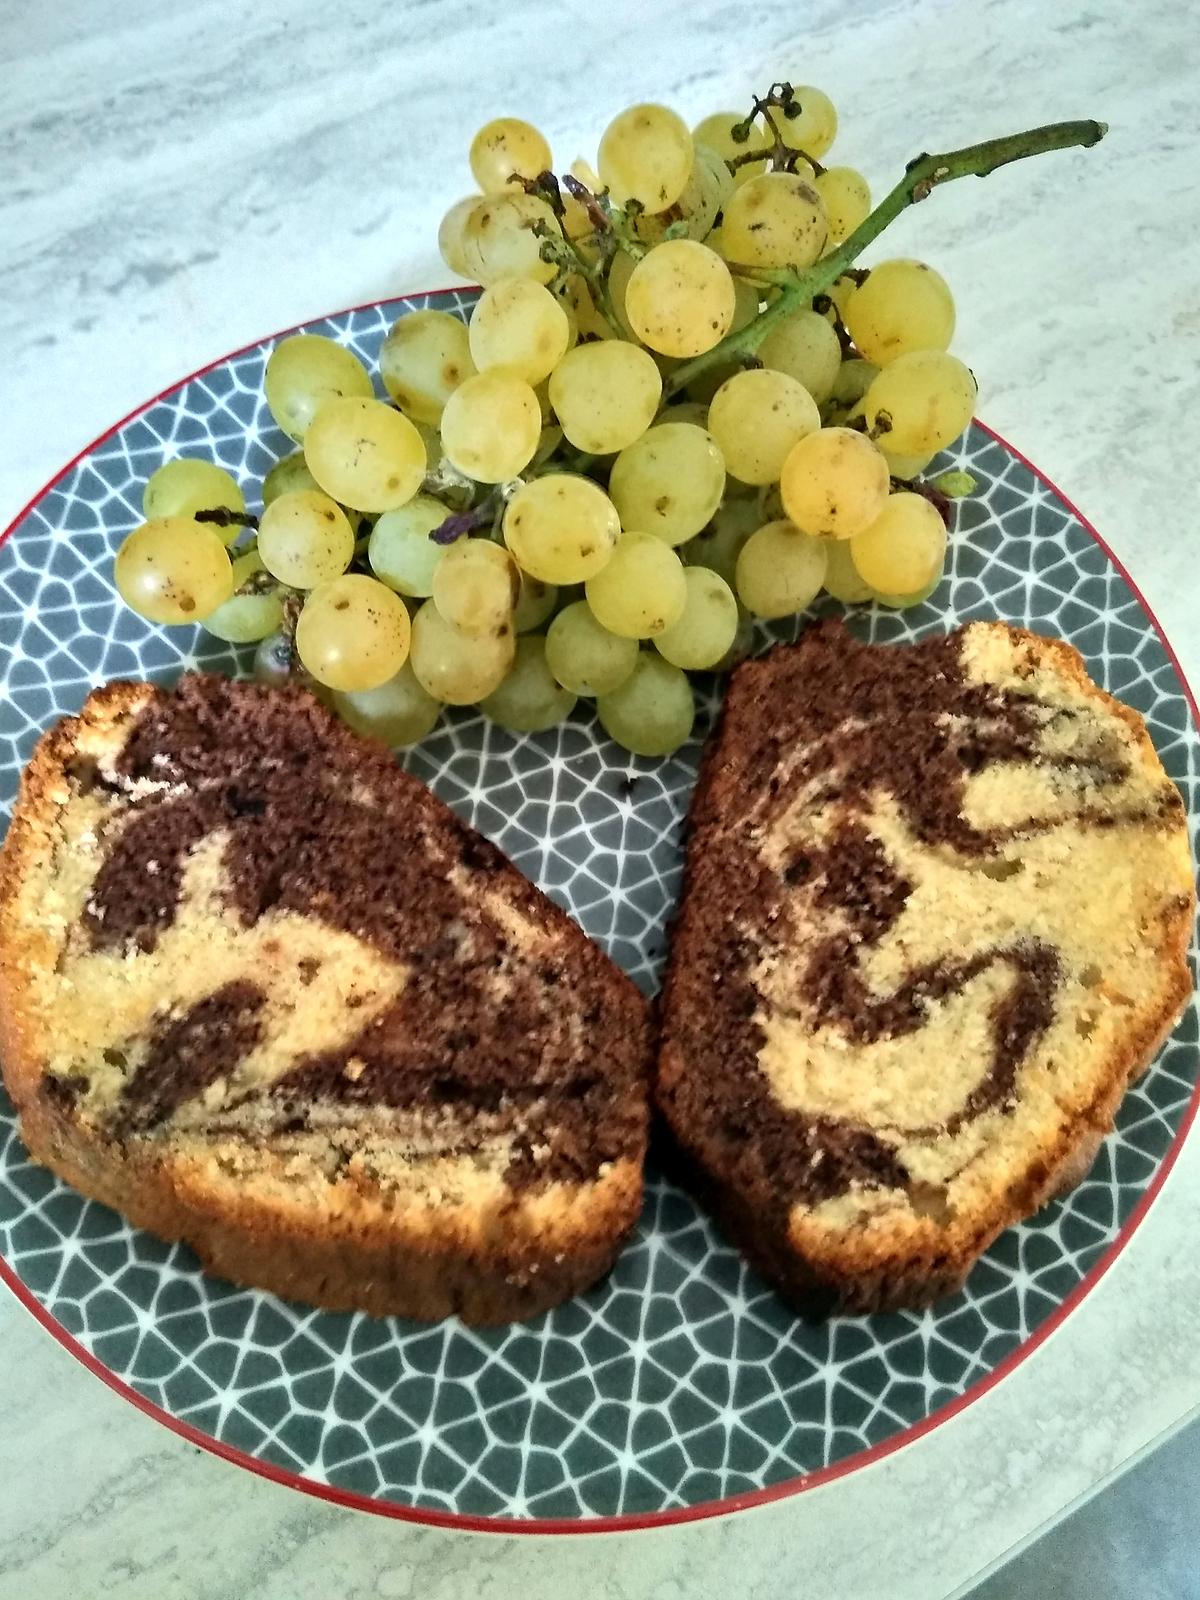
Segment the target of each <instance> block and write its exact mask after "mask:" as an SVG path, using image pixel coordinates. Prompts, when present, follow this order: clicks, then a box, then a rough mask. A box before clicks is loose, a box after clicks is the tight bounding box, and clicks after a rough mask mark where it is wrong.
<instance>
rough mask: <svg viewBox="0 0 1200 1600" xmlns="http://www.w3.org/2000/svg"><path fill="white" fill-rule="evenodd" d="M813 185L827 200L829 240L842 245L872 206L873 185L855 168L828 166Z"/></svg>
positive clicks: (826, 211) (831, 242)
mask: <svg viewBox="0 0 1200 1600" xmlns="http://www.w3.org/2000/svg"><path fill="white" fill-rule="evenodd" d="M813 188H814V189H815V190H816V191H817V193H818V194H819V195H820V196H821V199H822V200H824V202H825V214H826V216H827V217H828V218H829V242H830V244H841V242H842V240H843V239H846V238H848V237H849V236H850V234H852V233H853V232H854V230H855V228H857V227H858V225H859V223H860V222H863V221H865V220H866V217H867V214H868V213H869V211H870V209H871V186H870V184H869V183H868V182H867V180H866V179H865V178H864V177H863V175H862V173H861V172H856V171H855V169H854V168H853V167H826V168H825V170H824V172H821V173H818V174H817V176H816V177H815V178H814V179H813Z"/></svg>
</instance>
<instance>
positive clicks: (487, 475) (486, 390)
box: [442, 368, 542, 483]
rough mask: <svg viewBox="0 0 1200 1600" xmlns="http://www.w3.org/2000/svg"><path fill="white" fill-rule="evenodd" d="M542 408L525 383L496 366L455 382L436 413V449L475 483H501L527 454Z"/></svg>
mask: <svg viewBox="0 0 1200 1600" xmlns="http://www.w3.org/2000/svg"><path fill="white" fill-rule="evenodd" d="M541 432H542V412H541V407H540V406H539V405H538V398H537V395H536V394H535V393H534V392H533V387H532V385H531V384H528V383H526V381H525V379H524V378H519V377H517V376H516V374H515V373H511V372H506V371H505V370H504V369H502V368H497V369H494V370H493V371H491V372H479V373H476V375H475V376H474V377H473V378H468V379H466V381H465V382H464V383H461V384H460V385H459V386H458V388H457V389H456V390H455V391H454V393H453V394H452V395H451V396H450V398H449V400H447V402H446V408H445V410H444V411H443V412H442V449H443V450H444V451H445V454H446V459H447V460H448V461H449V462H450V463H451V465H452V466H454V467H457V468H458V470H459V472H461V473H464V474H465V475H466V476H467V477H468V478H474V479H475V481H476V482H477V483H507V482H508V481H509V480H510V479H512V478H515V477H517V476H518V475H519V474H520V473H521V472H523V471H524V470H525V468H526V467H527V466H528V465H529V463H530V461H531V460H532V459H533V454H534V451H535V450H536V449H537V447H538V442H539V440H540V438H541Z"/></svg>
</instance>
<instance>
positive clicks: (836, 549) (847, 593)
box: [825, 539, 871, 606]
mask: <svg viewBox="0 0 1200 1600" xmlns="http://www.w3.org/2000/svg"><path fill="white" fill-rule="evenodd" d="M852 544H853V540H851V539H830V540H828V541H827V543H826V546H825V549H826V553H827V557H828V560H827V565H826V567H825V588H826V590H827V591H828V592H829V593H830V594H831V595H832V596H833V598H834V599H835V600H840V601H841V602H842V604H843V605H844V606H851V605H861V604H862V603H863V601H865V600H870V599H871V586H870V584H868V583H865V582H864V581H863V579H862V578H861V577H860V576H859V572H858V568H857V567H856V566H855V565H854V562H853V560H852V559H851V555H850V547H851V545H852Z"/></svg>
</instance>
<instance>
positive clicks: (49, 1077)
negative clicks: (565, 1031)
mask: <svg viewBox="0 0 1200 1600" xmlns="http://www.w3.org/2000/svg"><path fill="white" fill-rule="evenodd" d="M161 694H162V691H158V690H155V689H153V688H151V687H149V686H146V685H141V684H122V683H118V684H112V685H109V686H107V687H105V688H103V689H101V690H98V691H97V692H96V693H95V694H93V695H92V696H91V697H90V698H89V700H88V702H87V704H86V706H85V707H84V709H83V711H82V712H81V714H80V716H79V717H77V718H69V719H67V720H66V721H64V722H63V723H61V724H59V725H58V726H57V727H56V728H54V729H53V730H51V731H50V732H49V733H48V734H47V735H46V736H45V737H44V738H43V739H42V741H41V742H40V744H39V745H38V747H37V750H36V751H35V754H34V757H33V759H32V761H31V762H30V765H29V767H28V769H27V771H26V773H25V775H24V778H23V781H22V787H21V793H20V797H19V800H18V803H17V806H16V809H15V812H14V817H13V821H12V825H11V827H10V829H9V832H8V836H7V839H6V840H5V843H4V846H3V849H2V850H0V1065H2V1067H3V1076H4V1082H5V1085H6V1087H7V1089H8V1091H9V1094H10V1095H11V1097H12V1099H13V1101H14V1103H15V1105H16V1107H17V1110H18V1113H19V1115H20V1120H21V1133H22V1138H23V1139H24V1141H25V1143H26V1145H27V1147H28V1149H29V1151H30V1153H31V1155H32V1156H33V1157H34V1159H35V1160H37V1161H39V1162H41V1163H43V1164H44V1165H46V1166H48V1167H49V1168H50V1169H51V1170H52V1171H54V1172H55V1173H56V1174H57V1175H58V1176H60V1177H61V1178H63V1179H64V1180H65V1181H66V1182H68V1183H70V1184H72V1185H73V1186H74V1187H75V1188H77V1189H79V1190H80V1191H81V1192H82V1193H84V1194H86V1195H88V1196H89V1197H91V1198H94V1199H96V1200H99V1201H102V1202H103V1203H105V1204H107V1205H110V1206H112V1207H113V1208H114V1209H116V1210H118V1211H120V1212H121V1213H122V1214H123V1215H125V1216H126V1217H128V1218H129V1220H130V1221H131V1222H133V1223H134V1224H135V1225H136V1226H140V1227H145V1228H147V1229H149V1230H150V1231H152V1232H154V1233H156V1234H158V1235H159V1236H160V1237H163V1238H165V1239H169V1240H176V1239H181V1240H185V1241H186V1242H187V1243H189V1244H190V1245H191V1246H192V1247H193V1248H194V1249H195V1250H196V1251H197V1253H198V1255H199V1256H200V1259H201V1260H202V1262H203V1263H204V1265H205V1266H206V1267H207V1268H208V1269H209V1270H210V1271H212V1272H213V1273H215V1274H216V1275H218V1276H220V1277H223V1278H227V1279H230V1280H231V1281H233V1282H235V1283H239V1284H243V1285H248V1286H254V1287H259V1288H263V1289H267V1290H270V1291H273V1292H274V1293H277V1294H279V1295H282V1296H285V1297H287V1298H290V1299H295V1300H300V1301H304V1302H307V1303H310V1304H313V1305H317V1306H321V1307H324V1308H327V1309H330V1310H351V1309H361V1310H363V1311H366V1312H369V1313H372V1314H375V1315H399V1316H406V1317H414V1318H420V1319H435V1318H441V1317H445V1316H449V1315H458V1316H460V1317H461V1318H462V1319H463V1320H464V1321H466V1322H468V1323H472V1324H480V1325H482V1324H491V1323H503V1322H507V1321H512V1320H515V1319H520V1318H526V1317H530V1316H533V1315H535V1314H537V1313H538V1312H541V1311H543V1310H545V1309H547V1308H548V1307H550V1306H553V1305H555V1304H557V1303H559V1302H560V1301H562V1300H564V1299H566V1298H568V1297H569V1296H571V1295H573V1294H576V1293H578V1292H580V1291H581V1290H583V1289H585V1288H586V1287H588V1286H589V1285H590V1284H592V1283H594V1282H595V1281H596V1280H597V1279H598V1278H599V1277H601V1276H602V1275H603V1274H604V1273H605V1272H606V1271H607V1270H608V1268H609V1267H610V1266H611V1264H612V1262H613V1260H614V1259H615V1257H616V1255H617V1253H618V1251H619V1249H620V1246H621V1244H622V1243H623V1241H624V1239H625V1237H626V1235H627V1234H628V1232H629V1230H630V1229H631V1228H632V1226H633V1224H634V1222H635V1221H636V1219H637V1216H638V1214H639V1211H640V1207H641V1197H642V1160H643V1154H644V1144H645V1133H646V1109H645V1094H644V1089H641V1088H639V1087H638V1086H637V1077H636V1074H635V1077H634V1080H633V1084H632V1089H631V1094H632V1098H631V1099H630V1098H629V1096H628V1095H627V1096H626V1101H627V1103H626V1104H625V1105H624V1112H625V1115H626V1117H627V1118H630V1119H632V1120H631V1121H630V1122H629V1127H630V1129H631V1130H632V1132H630V1133H629V1134H628V1135H626V1137H625V1143H624V1148H625V1151H626V1153H625V1154H622V1155H620V1156H619V1157H618V1158H616V1159H612V1160H608V1161H604V1162H603V1163H601V1165H600V1166H599V1167H598V1169H597V1170H595V1171H593V1172H591V1173H590V1175H588V1176H586V1178H582V1179H578V1180H573V1179H572V1178H571V1176H570V1175H569V1174H566V1173H564V1174H561V1175H559V1174H555V1173H551V1174H550V1175H549V1176H548V1177H547V1178H546V1179H545V1180H543V1181H537V1182H533V1183H521V1182H517V1181H515V1180H513V1181H511V1182H510V1181H507V1180H505V1178H504V1176H503V1171H502V1170H501V1171H499V1172H497V1171H492V1170H487V1171H481V1170H477V1169H478V1168H479V1164H480V1163H479V1158H473V1160H474V1164H472V1160H458V1159H457V1158H454V1159H441V1160H440V1162H435V1163H433V1165H431V1166H429V1167H428V1168H426V1167H423V1166H422V1164H421V1162H420V1161H417V1162H415V1163H413V1167H414V1171H415V1172H416V1173H417V1174H418V1177H419V1178H420V1181H415V1180H414V1181H411V1182H410V1181H409V1180H408V1178H407V1177H406V1176H403V1175H402V1176H401V1178H400V1180H399V1181H397V1182H394V1183H392V1184H391V1185H390V1187H384V1188H381V1187H380V1184H379V1183H378V1182H377V1181H376V1177H377V1174H376V1173H375V1171H374V1169H373V1166H372V1160H373V1159H374V1158H373V1157H372V1160H368V1159H366V1158H365V1157H364V1156H363V1154H362V1151H354V1149H353V1146H352V1145H350V1146H348V1147H347V1149H346V1150H343V1151H342V1153H341V1157H340V1164H339V1165H338V1167H337V1170H336V1172H334V1173H333V1175H332V1176H330V1177H328V1179H325V1178H324V1177H323V1176H322V1174H321V1172H320V1171H319V1164H318V1165H314V1162H313V1160H312V1159H310V1154H309V1150H308V1146H309V1145H311V1144H313V1143H314V1138H308V1139H307V1142H306V1140H305V1139H300V1140H299V1141H298V1142H297V1141H292V1143H291V1144H289V1143H288V1141H287V1140H286V1139H285V1140H283V1141H282V1142H280V1141H276V1142H275V1144H273V1143H272V1142H271V1141H265V1142H264V1141H259V1142H257V1143H256V1142H255V1140H254V1139H253V1138H246V1137H239V1134H238V1130H237V1129H236V1128H233V1129H230V1130H228V1131H226V1132H225V1133H223V1134H222V1133H220V1132H218V1133H217V1134H216V1135H215V1136H214V1135H212V1134H210V1133H207V1132H206V1131H205V1130H204V1129H203V1128H202V1127H190V1126H187V1125H183V1126H181V1127H180V1128H178V1129H172V1131H171V1134H170V1137H168V1138H148V1137H140V1136H138V1134H137V1133H136V1131H135V1132H132V1133H131V1131H130V1129H129V1128H127V1127H126V1128H121V1127H115V1126H114V1125H113V1123H112V1122H111V1121H110V1122H108V1123H107V1124H106V1123H105V1122H104V1121H103V1120H102V1119H100V1118H98V1117H96V1116H91V1115H88V1114H87V1112H86V1104H85V1105H84V1109H83V1110H82V1111H81V1107H80V1104H77V1103H76V1102H75V1101H74V1100H73V1099H72V1097H71V1096H70V1095H69V1094H67V1093H64V1092H61V1083H62V1081H63V1080H62V1079H61V1077H59V1076H57V1075H56V1073H55V1072H53V1071H51V1070H50V1063H49V1062H48V1059H47V1041H48V1040H49V1039H50V1038H51V1037H52V1036H53V1028H52V1026H50V1027H48V1024H47V1018H46V1017H45V1015H43V1013H42V1008H41V1006H40V1005H39V1003H38V1000H37V995H38V993H40V992H44V991H40V990H39V988H38V985H39V983H40V982H41V981H42V980H43V979H44V977H45V975H46V974H47V973H48V972H50V971H52V970H53V967H54V964H55V963H56V962H58V961H61V959H62V954H63V950H64V940H63V930H62V929H61V928H56V927H54V926H53V925H52V919H51V920H50V921H49V922H48V921H47V919H46V918H43V917H39V916H37V915H30V906H29V904H28V903H24V901H25V899H26V898H27V894H28V890H29V886H30V883H31V881H33V880H34V879H35V878H36V877H37V875H38V874H39V873H42V874H46V873H47V872H48V871H49V870H50V868H49V866H48V863H49V862H50V861H51V859H52V858H53V855H54V852H55V851H56V850H57V849H60V848H61V837H60V835H59V832H58V830H59V826H60V821H61V818H62V816H63V815H64V808H65V807H67V806H68V805H69V804H70V802H71V799H72V794H73V787H72V778H71V775H70V769H71V766H72V763H73V762H74V761H75V760H76V759H77V758H78V757H79V756H80V754H81V751H86V750H87V749H88V747H89V746H91V745H95V744H97V743H99V744H103V743H104V741H105V739H106V738H111V737H112V736H113V735H114V730H117V729H119V728H121V727H123V726H127V725H128V724H129V722H130V721H131V719H132V720H136V719H137V718H138V716H139V715H140V714H141V713H142V712H143V710H144V709H145V708H146V707H147V706H152V705H154V704H155V703H156V700H157V697H159V696H160V695H161ZM306 715H312V716H315V717H317V718H323V717H325V716H326V714H325V713H324V712H322V711H321V710H320V708H312V709H311V710H309V711H306ZM330 721H332V719H330ZM330 736H331V737H332V738H335V739H337V740H342V739H343V738H349V739H350V740H351V741H352V742H353V743H355V744H360V743H361V742H360V741H354V739H353V736H350V735H347V734H346V733H345V731H344V730H341V729H340V727H339V728H338V730H337V732H336V734H331V735H330ZM120 737H122V735H118V736H117V743H118V744H119V742H120ZM372 763H374V766H372V765H371V764H372ZM384 766H385V763H384V760H383V757H382V756H376V755H375V754H374V753H372V754H371V756H370V757H369V760H368V763H367V768H366V770H367V773H368V777H369V778H370V779H371V781H372V782H378V783H381V784H386V783H389V782H393V781H394V782H396V783H402V784H404V785H408V786H412V787H414V788H415V787H419V786H416V785H415V780H412V779H410V778H408V777H407V776H405V775H404V774H402V773H400V772H399V770H398V769H395V768H394V767H393V766H392V764H391V763H390V761H388V762H387V763H386V766H387V768H388V772H389V774H390V773H394V778H392V777H391V776H390V775H388V774H385V773H384ZM426 800H427V802H428V806H429V807H432V808H436V815H435V812H434V811H430V812H429V813H428V815H429V816H430V817H433V818H434V822H435V824H436V823H437V818H438V817H440V816H441V814H443V813H444V815H445V818H446V823H447V826H452V827H453V828H454V829H456V830H457V833H456V837H458V836H460V835H461V836H462V837H464V838H467V839H468V840H469V839H473V838H477V836H474V835H471V834H470V831H469V830H464V829H462V827H461V825H460V824H458V823H457V822H456V821H454V820H453V819H451V818H450V816H449V813H448V812H445V808H443V807H441V804H440V802H438V801H436V800H433V798H432V797H431V796H428V797H426V796H425V795H424V794H422V797H421V799H420V801H419V802H418V805H419V807H424V806H425V805H426ZM422 814H424V813H422ZM485 848H486V851H487V857H486V871H487V892H488V893H489V894H492V895H494V896H495V897H496V898H497V903H498V904H499V910H498V912H497V915H507V914H511V915H512V916H513V917H515V918H519V919H522V920H521V924H520V925H521V926H522V927H528V926H530V925H536V928H537V930H538V931H539V933H540V934H542V935H544V937H545V938H546V939H547V940H548V941H552V942H553V948H554V950H555V951H556V952H557V953H558V958H559V959H561V961H562V963H563V967H564V970H565V973H566V975H567V978H568V979H571V978H572V977H574V978H575V979H576V980H577V981H579V982H582V981H583V978H584V975H586V980H587V982H588V983H590V984H591V985H592V986H593V988H596V989H599V990H600V991H602V992H603V993H604V994H605V996H606V1003H608V1004H609V1005H610V1006H611V1008H612V1012H613V1015H615V1016H618V1017H620V1018H621V1019H622V1031H623V1033H624V1035H625V1042H624V1044H623V1046H622V1049H623V1050H624V1051H625V1052H626V1056H625V1057H624V1058H626V1059H627V1058H628V1052H629V1051H632V1052H633V1053H634V1055H637V1054H638V1053H640V1058H641V1061H642V1062H643V1063H644V1062H645V1059H646V1054H647V1052H648V1048H649V1032H648V1021H647V1013H646V1006H645V1002H644V1000H643V999H642V997H641V996H640V995H639V994H638V993H637V991H636V989H635V988H634V986H633V985H632V984H631V983H630V982H629V980H628V979H627V978H626V977H625V976H624V975H623V974H621V973H620V972H619V971H618V969H617V968H615V967H614V966H613V965H612V964H611V963H610V962H608V960H607V958H606V957H604V956H603V954H602V953H601V952H600V951H599V950H598V949H597V948H596V947H594V946H593V945H591V943H590V941H588V940H587V939H586V938H585V937H584V935H583V934H582V933H581V932H580V931H579V930H578V929H577V928H576V927H575V925H574V924H573V923H572V922H571V921H570V919H569V918H568V917H566V916H565V914H564V913H562V912H561V911H559V910H558V908H557V907H555V906H554V905H553V904H552V903H551V902H550V901H548V900H547V899H546V898H545V897H544V896H542V895H541V894H540V893H539V892H538V891H537V890H536V889H535V888H534V887H533V886H532V885H529V884H528V883H527V882H526V880H525V879H524V878H523V877H521V875H520V874H519V873H518V872H517V871H516V869H515V868H514V867H512V866H511V865H510V864H509V863H508V862H507V861H505V860H504V858H503V857H501V856H500V855H499V853H498V852H494V851H493V850H492V848H491V847H490V846H486V847H485V845H484V842H483V841H480V843H479V849H480V851H483V850H484V849H485ZM501 902H503V903H501ZM505 905H507V906H508V907H509V908H510V911H509V912H508V913H506V912H505V910H504V907H505ZM328 937H329V939H330V940H331V941H332V940H334V939H335V938H336V937H337V936H336V934H334V933H333V932H330V933H329V935H328ZM134 959H135V960H136V959H137V958H136V957H135V958H134ZM573 964H574V971H573V970H572V967H573ZM556 981H557V980H556ZM598 1042H600V1041H598ZM600 1070H601V1071H603V1067H602V1066H601V1068H600ZM639 1129H640V1133H639V1132H638V1130H639ZM276 1145H278V1148H277V1147H276ZM371 1149H372V1150H373V1151H376V1152H377V1151H379V1150H384V1149H386V1141H382V1140H380V1139H378V1138H376V1139H375V1140H374V1143H373V1144H372V1145H371ZM429 1174H432V1176H429Z"/></svg>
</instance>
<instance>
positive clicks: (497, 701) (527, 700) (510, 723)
mask: <svg viewBox="0 0 1200 1600" xmlns="http://www.w3.org/2000/svg"><path fill="white" fill-rule="evenodd" d="M479 709H480V710H481V711H482V712H483V713H484V715H485V716H487V717H490V718H491V720H492V721H493V722H495V723H498V724H499V726H500V727H502V728H507V729H508V731H509V733H544V732H545V731H546V729H547V728H553V727H554V726H555V725H556V724H557V723H559V722H561V721H562V720H563V718H564V717H569V716H570V715H571V713H572V711H574V709H575V696H574V695H573V694H572V693H571V692H570V691H569V690H568V689H564V688H563V687H562V685H561V684H560V683H558V682H557V681H556V680H555V678H554V677H553V675H552V674H551V671H550V668H549V667H548V666H547V665H546V641H545V639H543V638H542V637H541V636H540V635H538V634H535V635H533V636H532V637H530V638H526V639H518V640H517V653H516V657H515V659H514V661H513V664H512V667H511V668H510V670H509V673H508V676H507V677H506V678H505V679H504V680H503V682H502V683H501V684H500V685H499V686H498V687H497V688H495V689H493V690H492V692H491V694H489V695H488V696H487V697H486V699H485V700H483V702H482V703H481V705H480V708H479Z"/></svg>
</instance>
